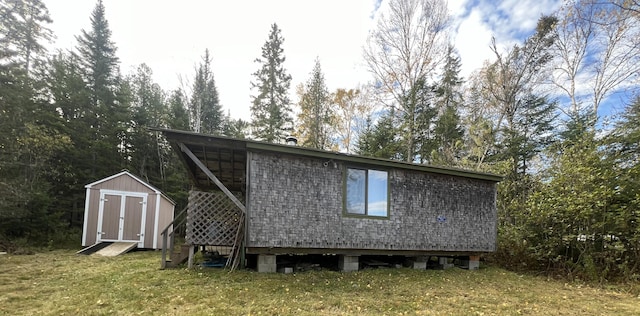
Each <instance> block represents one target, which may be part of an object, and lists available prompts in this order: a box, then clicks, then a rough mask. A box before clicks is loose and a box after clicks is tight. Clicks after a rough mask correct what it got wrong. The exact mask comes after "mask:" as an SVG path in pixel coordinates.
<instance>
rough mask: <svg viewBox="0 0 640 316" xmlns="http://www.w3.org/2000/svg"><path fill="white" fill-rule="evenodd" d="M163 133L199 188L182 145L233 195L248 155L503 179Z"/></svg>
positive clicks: (201, 180)
mask: <svg viewBox="0 0 640 316" xmlns="http://www.w3.org/2000/svg"><path fill="white" fill-rule="evenodd" d="M152 130H155V131H159V132H162V133H163V134H164V135H165V137H166V138H167V140H168V141H169V142H170V143H171V145H172V146H173V147H174V150H175V151H176V152H177V153H178V154H179V155H180V156H181V157H182V159H183V161H184V162H185V163H186V165H187V167H188V169H189V171H190V176H191V178H192V180H194V182H195V184H196V186H200V187H203V186H207V183H209V181H208V178H207V177H206V175H204V174H203V173H202V172H201V171H200V170H199V169H198V168H197V166H195V164H194V163H193V162H191V161H190V159H189V158H188V157H186V154H185V153H183V152H182V151H181V150H180V146H179V144H184V145H185V146H186V147H187V148H189V150H191V151H192V152H193V153H194V154H195V155H196V156H197V157H198V158H199V159H200V160H201V161H202V162H203V163H204V164H205V165H206V166H207V167H208V168H209V169H210V170H211V171H212V172H213V173H214V174H215V175H216V177H218V178H220V180H221V181H222V182H223V183H224V184H225V186H227V187H228V188H229V189H230V190H232V191H241V190H242V189H243V188H242V185H243V176H244V173H245V172H246V165H245V160H246V152H247V151H266V152H275V153H283V154H291V155H298V156H307V157H315V158H322V159H333V160H337V161H345V162H350V163H354V164H362V165H368V166H372V167H375V166H379V167H384V168H398V169H407V170H416V171H423V172H430V173H436V174H444V175H452V176H458V177H465V178H472V179H480V180H486V181H492V182H499V181H501V180H502V179H503V178H502V177H501V176H498V175H494V174H489V173H482V172H476V171H469V170H464V169H458V168H445V167H436V166H430V165H423V164H415V163H408V162H402V161H397V160H389V159H381V158H372V157H365V156H358V155H351V154H344V153H338V152H331V151H325V150H318V149H311V148H304V147H299V146H291V145H282V144H272V143H265V142H259V141H255V140H248V139H236V138H229V137H223V136H213V135H207V134H200V133H194V132H187V131H180V130H171V129H164V128H152Z"/></svg>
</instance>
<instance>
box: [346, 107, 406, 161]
mask: <svg viewBox="0 0 640 316" xmlns="http://www.w3.org/2000/svg"><path fill="white" fill-rule="evenodd" d="M395 115H396V114H395V113H394V112H393V109H392V110H391V111H390V112H388V113H385V114H383V115H382V116H381V117H380V118H379V119H378V121H377V122H376V123H375V124H373V123H372V119H371V117H368V118H367V124H366V126H365V128H364V130H363V132H362V134H361V135H360V136H359V137H358V142H357V144H356V153H357V154H358V155H362V156H368V157H376V158H384V159H396V160H404V157H402V156H401V152H402V144H401V143H400V142H398V139H399V135H398V129H397V128H396V124H395V122H394V118H395Z"/></svg>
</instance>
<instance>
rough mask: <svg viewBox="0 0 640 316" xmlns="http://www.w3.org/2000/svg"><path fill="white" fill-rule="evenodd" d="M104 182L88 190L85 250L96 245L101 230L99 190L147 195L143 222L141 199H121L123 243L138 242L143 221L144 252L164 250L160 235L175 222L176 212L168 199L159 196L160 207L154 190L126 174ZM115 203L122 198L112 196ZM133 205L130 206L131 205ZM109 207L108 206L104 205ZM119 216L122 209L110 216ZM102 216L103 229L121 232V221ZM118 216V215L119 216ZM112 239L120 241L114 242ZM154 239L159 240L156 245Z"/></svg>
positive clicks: (95, 184)
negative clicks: (158, 214)
mask: <svg viewBox="0 0 640 316" xmlns="http://www.w3.org/2000/svg"><path fill="white" fill-rule="evenodd" d="M102 181H103V182H100V181H98V182H95V183H93V184H92V185H91V186H90V188H89V195H88V200H87V201H85V203H88V204H89V205H88V208H87V212H86V213H85V216H87V225H86V228H85V232H84V234H85V235H86V238H84V239H83V244H82V245H83V246H90V245H93V244H94V243H95V242H96V238H97V232H98V231H100V227H98V216H99V209H100V192H101V191H100V190H111V191H117V192H121V193H123V194H125V195H126V194H127V193H129V192H130V193H132V194H145V193H146V194H147V199H146V213H145V216H144V218H141V216H142V207H143V205H142V204H141V203H142V198H141V197H134V196H126V198H125V199H122V203H125V202H126V203H127V204H125V205H126V206H125V208H126V209H125V221H126V223H125V225H124V228H125V231H124V232H123V234H124V235H123V239H124V240H129V239H135V240H137V239H139V237H138V236H137V234H139V233H141V232H140V224H141V221H144V232H142V233H144V240H143V245H144V248H149V249H157V248H158V247H161V245H160V242H158V241H160V240H161V238H160V232H162V229H164V227H166V226H167V225H168V224H169V223H170V222H171V221H172V220H173V215H174V214H173V212H174V205H173V203H172V202H171V201H170V200H169V199H167V198H166V197H165V196H163V195H162V194H160V205H159V206H158V205H157V196H158V193H156V191H155V190H153V189H152V188H150V187H149V186H147V185H145V184H144V183H142V182H140V181H138V180H137V179H136V178H134V177H132V176H130V175H128V174H127V173H123V174H121V175H119V176H115V177H113V178H111V179H108V180H102ZM113 197H114V198H116V199H118V200H119V199H120V196H119V195H116V196H113ZM129 204H130V205H129ZM105 207H106V205H105ZM157 207H160V209H159V213H160V216H159V218H158V226H159V227H158V230H156V208H157ZM117 212H119V206H118V210H117V211H110V212H109V214H111V213H114V214H115V213H117ZM106 215H107V214H105V216H103V227H105V228H110V229H111V228H113V227H115V229H118V222H117V220H118V218H119V217H118V218H113V217H109V216H106ZM118 216H119V215H118ZM103 239H112V238H106V237H105V236H104V235H103ZM113 239H118V238H117V237H116V238H113ZM154 239H156V243H157V244H156V245H154Z"/></svg>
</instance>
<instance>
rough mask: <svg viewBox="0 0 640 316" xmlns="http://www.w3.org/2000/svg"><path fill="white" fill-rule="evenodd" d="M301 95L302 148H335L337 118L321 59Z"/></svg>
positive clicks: (300, 127) (299, 127) (317, 61)
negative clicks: (333, 132)
mask: <svg viewBox="0 0 640 316" xmlns="http://www.w3.org/2000/svg"><path fill="white" fill-rule="evenodd" d="M299 94H300V102H299V103H298V105H299V106H300V113H299V114H298V120H299V123H298V131H299V133H300V138H301V140H302V146H305V147H310V148H315V149H330V148H332V147H334V146H335V142H334V141H333V140H332V129H333V126H334V125H335V124H334V122H335V116H334V114H333V113H334V111H333V110H332V108H331V105H332V104H331V95H330V94H329V90H328V89H327V86H326V84H325V82H324V74H323V73H322V69H321V67H320V60H319V59H316V62H315V65H314V66H313V70H312V71H311V78H309V80H308V81H307V84H306V86H305V87H304V88H302V91H299Z"/></svg>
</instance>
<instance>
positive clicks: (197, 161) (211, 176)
mask: <svg viewBox="0 0 640 316" xmlns="http://www.w3.org/2000/svg"><path fill="white" fill-rule="evenodd" d="M180 149H181V150H182V151H183V152H184V153H185V154H187V156H189V158H191V160H192V161H193V162H194V163H195V164H196V166H198V168H200V170H202V172H204V173H205V174H206V175H207V177H209V179H211V181H213V183H215V184H216V185H217V186H218V188H220V190H221V191H222V192H224V194H225V195H226V196H227V197H229V198H230V199H231V201H233V203H235V204H236V205H237V206H238V208H240V210H241V211H242V213H246V209H245V207H244V204H242V202H240V200H238V198H236V196H235V195H233V194H232V193H231V191H229V189H227V187H225V186H224V184H222V182H220V180H218V178H217V177H216V176H215V175H214V174H213V173H212V172H211V170H209V168H207V166H205V165H204V164H203V163H202V161H200V159H198V157H196V155H195V154H194V153H193V152H191V150H190V149H189V148H188V147H187V146H185V145H184V144H183V143H180Z"/></svg>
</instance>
